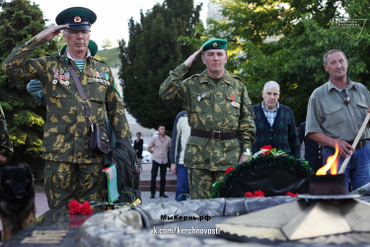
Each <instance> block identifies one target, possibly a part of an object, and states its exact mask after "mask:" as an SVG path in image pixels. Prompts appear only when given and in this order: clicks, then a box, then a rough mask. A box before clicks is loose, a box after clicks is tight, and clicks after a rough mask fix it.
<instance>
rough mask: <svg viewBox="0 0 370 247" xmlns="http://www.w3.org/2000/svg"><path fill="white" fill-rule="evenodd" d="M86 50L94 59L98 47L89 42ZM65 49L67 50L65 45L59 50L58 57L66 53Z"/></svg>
mask: <svg viewBox="0 0 370 247" xmlns="http://www.w3.org/2000/svg"><path fill="white" fill-rule="evenodd" d="M88 48H89V50H90V52H91V56H93V57H94V56H95V55H96V53H97V52H98V45H97V44H96V43H95V42H94V41H92V40H90V41H89V45H88ZM66 49H67V44H65V45H64V46H63V47H62V49H60V55H64V54H65V53H66Z"/></svg>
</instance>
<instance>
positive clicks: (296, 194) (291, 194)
mask: <svg viewBox="0 0 370 247" xmlns="http://www.w3.org/2000/svg"><path fill="white" fill-rule="evenodd" d="M286 195H287V196H291V197H296V196H298V193H295V194H294V193H292V192H290V191H289V192H288V193H286Z"/></svg>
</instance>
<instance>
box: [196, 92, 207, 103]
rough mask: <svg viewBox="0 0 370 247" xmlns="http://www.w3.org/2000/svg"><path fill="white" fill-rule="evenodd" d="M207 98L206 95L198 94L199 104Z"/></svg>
mask: <svg viewBox="0 0 370 247" xmlns="http://www.w3.org/2000/svg"><path fill="white" fill-rule="evenodd" d="M205 97H206V93H198V95H197V102H200V101H201V100H202V99H204V98H205Z"/></svg>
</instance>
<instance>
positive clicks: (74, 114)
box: [2, 7, 131, 209]
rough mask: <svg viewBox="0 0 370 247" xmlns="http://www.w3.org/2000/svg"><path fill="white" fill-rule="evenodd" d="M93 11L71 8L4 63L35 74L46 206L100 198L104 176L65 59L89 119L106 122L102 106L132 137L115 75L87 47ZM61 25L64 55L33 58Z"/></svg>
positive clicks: (118, 131) (117, 128)
mask: <svg viewBox="0 0 370 247" xmlns="http://www.w3.org/2000/svg"><path fill="white" fill-rule="evenodd" d="M95 20H96V15H95V13H94V12H92V11H91V10H89V9H86V8H82V7H74V8H69V9H66V10H64V11H62V12H61V13H60V14H59V15H58V16H57V18H56V23H57V24H58V26H51V27H48V28H47V29H45V30H44V31H42V32H40V33H39V34H37V35H36V36H35V37H33V38H32V39H30V40H29V41H27V42H25V43H24V44H22V45H20V46H18V47H16V48H15V49H14V50H13V51H12V52H11V54H10V55H9V56H8V58H7V59H6V61H5V62H4V64H3V67H2V69H3V71H4V72H5V73H6V74H7V75H8V76H12V77H18V78H24V79H34V78H35V79H39V80H40V81H41V84H42V86H43V88H44V94H45V100H46V110H47V113H46V114H47V115H46V121H45V127H44V137H43V146H42V151H43V158H44V159H45V160H46V162H45V169H44V177H45V192H46V196H47V199H48V204H49V207H50V209H68V205H69V203H70V201H71V200H78V201H79V202H83V201H85V200H86V201H91V200H94V201H104V199H105V188H106V178H105V176H104V174H103V172H102V169H103V168H104V165H103V157H104V156H103V155H97V154H94V153H93V152H92V151H91V150H90V149H89V141H90V133H89V132H90V122H89V120H88V119H87V118H86V114H85V111H84V109H83V104H82V100H81V97H80V95H79V93H78V90H77V88H76V85H75V82H74V80H73V78H72V76H71V74H70V73H69V69H68V67H67V65H69V64H70V65H72V66H73V67H74V69H75V70H76V73H77V75H78V77H79V79H80V82H81V84H82V87H83V90H84V91H85V94H86V97H87V99H88V104H89V106H90V110H91V115H92V121H93V122H94V123H95V124H97V125H98V126H102V127H103V128H105V117H104V112H105V111H104V108H105V107H106V110H107V113H108V119H109V121H110V124H111V126H112V127H113V129H114V132H115V135H116V138H117V139H119V138H126V137H130V136H131V133H130V130H129V126H128V123H127V120H126V117H125V113H124V107H123V102H122V100H121V98H120V97H119V95H118V93H117V91H116V90H115V88H114V86H113V85H114V81H113V75H112V72H111V70H110V68H109V67H108V65H106V64H105V63H104V62H102V61H100V60H97V59H96V58H94V57H93V56H91V53H94V52H90V50H89V49H88V44H89V39H90V26H91V24H92V23H94V22H95ZM61 30H64V33H63V39H64V40H65V41H66V42H67V52H66V55H56V56H47V57H41V58H36V59H31V58H30V56H31V55H32V53H33V51H34V50H35V49H36V48H37V47H38V46H39V45H40V44H42V43H43V42H47V41H50V40H52V39H53V38H54V37H55V36H56V35H58V34H59V33H60V32H61Z"/></svg>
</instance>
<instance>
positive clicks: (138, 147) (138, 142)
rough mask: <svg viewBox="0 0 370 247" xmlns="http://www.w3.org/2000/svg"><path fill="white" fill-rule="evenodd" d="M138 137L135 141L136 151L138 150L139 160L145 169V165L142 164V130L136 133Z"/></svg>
mask: <svg viewBox="0 0 370 247" xmlns="http://www.w3.org/2000/svg"><path fill="white" fill-rule="evenodd" d="M136 137H137V139H136V140H135V141H134V149H135V152H136V156H137V158H138V160H139V165H140V169H141V170H143V167H142V166H141V159H142V158H143V145H144V141H143V139H141V133H140V132H137V133H136Z"/></svg>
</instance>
